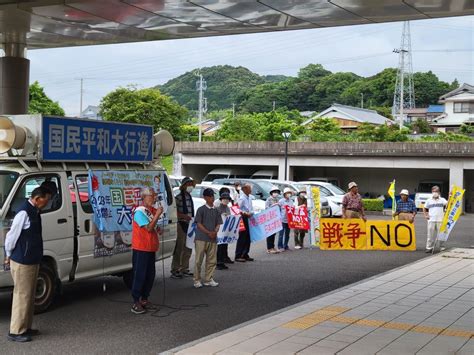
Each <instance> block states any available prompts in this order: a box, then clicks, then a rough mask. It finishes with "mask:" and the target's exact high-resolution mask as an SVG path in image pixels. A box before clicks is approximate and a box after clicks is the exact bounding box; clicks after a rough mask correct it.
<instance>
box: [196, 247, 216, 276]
mask: <svg viewBox="0 0 474 355" xmlns="http://www.w3.org/2000/svg"><path fill="white" fill-rule="evenodd" d="M194 243H195V252H196V256H195V258H196V263H195V266H194V281H201V267H202V262H203V261H204V257H206V266H205V276H204V282H209V281H211V279H212V278H213V277H214V271H215V270H216V264H217V243H213V242H204V241H202V240H196V241H195V242H194Z"/></svg>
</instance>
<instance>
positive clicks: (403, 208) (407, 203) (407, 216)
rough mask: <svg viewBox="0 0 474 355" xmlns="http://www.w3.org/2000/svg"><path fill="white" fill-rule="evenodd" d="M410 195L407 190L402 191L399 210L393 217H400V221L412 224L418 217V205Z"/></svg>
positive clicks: (398, 205)
mask: <svg viewBox="0 0 474 355" xmlns="http://www.w3.org/2000/svg"><path fill="white" fill-rule="evenodd" d="M408 195H409V193H408V190H407V189H403V190H402V191H400V201H398V203H397V210H396V212H395V213H394V214H393V216H394V217H396V216H398V220H399V221H409V222H410V223H413V221H414V220H415V216H416V205H415V202H414V201H413V200H412V199H411V198H409V197H408Z"/></svg>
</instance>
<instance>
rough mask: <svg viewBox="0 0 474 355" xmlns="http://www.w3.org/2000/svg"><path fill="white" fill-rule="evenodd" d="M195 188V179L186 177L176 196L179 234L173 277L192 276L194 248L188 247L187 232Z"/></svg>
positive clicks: (173, 264) (173, 262)
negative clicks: (190, 260)
mask: <svg viewBox="0 0 474 355" xmlns="http://www.w3.org/2000/svg"><path fill="white" fill-rule="evenodd" d="M193 188H194V180H193V179H192V178H190V177H185V178H184V179H183V181H182V182H181V186H180V187H179V190H180V193H179V195H178V196H176V211H177V214H178V226H177V229H178V236H177V238H176V245H175V248H174V252H173V261H172V262H171V278H173V279H182V278H183V277H192V276H193V274H192V273H191V272H190V271H189V259H190V258H191V254H192V249H189V248H188V247H186V234H187V233H188V228H189V222H190V221H191V220H192V219H193V217H194V204H193V198H192V196H191V192H192V191H193Z"/></svg>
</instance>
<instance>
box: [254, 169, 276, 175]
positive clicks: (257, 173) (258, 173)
mask: <svg viewBox="0 0 474 355" xmlns="http://www.w3.org/2000/svg"><path fill="white" fill-rule="evenodd" d="M274 174H278V173H277V171H276V170H257V171H256V172H254V173H253V174H252V175H274Z"/></svg>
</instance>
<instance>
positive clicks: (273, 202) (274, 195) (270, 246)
mask: <svg viewBox="0 0 474 355" xmlns="http://www.w3.org/2000/svg"><path fill="white" fill-rule="evenodd" d="M280 194H281V191H280V189H279V188H278V187H276V186H273V187H272V189H271V190H270V196H269V197H268V198H267V200H266V201H265V208H271V207H273V206H277V205H278V202H279V200H280ZM275 236H276V233H275V234H272V235H271V236H269V237H268V238H267V253H268V254H278V253H279V251H278V250H276V249H275Z"/></svg>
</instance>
